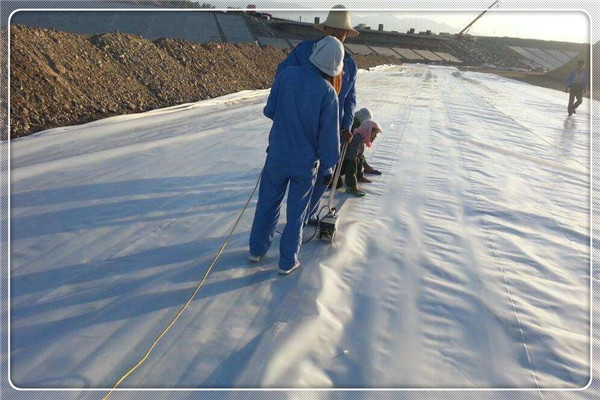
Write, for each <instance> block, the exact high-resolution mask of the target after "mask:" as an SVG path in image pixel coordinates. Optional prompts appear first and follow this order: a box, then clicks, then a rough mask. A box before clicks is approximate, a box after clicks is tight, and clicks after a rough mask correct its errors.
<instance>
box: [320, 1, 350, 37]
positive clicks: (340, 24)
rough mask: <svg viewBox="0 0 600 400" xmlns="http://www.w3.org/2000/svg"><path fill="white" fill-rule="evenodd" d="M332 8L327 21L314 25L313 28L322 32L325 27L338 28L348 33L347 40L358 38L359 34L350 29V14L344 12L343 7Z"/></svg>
mask: <svg viewBox="0 0 600 400" xmlns="http://www.w3.org/2000/svg"><path fill="white" fill-rule="evenodd" d="M333 8H334V9H333V10H331V11H329V14H328V15H327V19H326V20H325V21H324V22H322V23H320V24H315V28H316V29H318V30H320V31H322V30H324V28H325V27H326V26H329V27H332V28H340V29H345V30H347V31H348V37H349V38H351V37H356V36H358V35H359V34H360V33H359V32H358V31H357V30H356V29H354V28H353V27H352V24H351V23H350V13H349V12H348V11H347V10H344V6H341V5H337V6H335V7H333Z"/></svg>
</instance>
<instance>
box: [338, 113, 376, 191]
mask: <svg viewBox="0 0 600 400" xmlns="http://www.w3.org/2000/svg"><path fill="white" fill-rule="evenodd" d="M368 119H373V113H372V112H371V110H369V109H368V108H361V109H360V110H358V111H357V112H355V113H354V121H353V122H352V130H353V131H354V130H355V129H356V128H358V127H359V126H360V124H362V123H363V122H365V121H366V120H368ZM361 157H362V158H361V160H359V161H362V166H363V173H365V174H372V175H381V171H378V170H376V169H375V168H373V167H371V166H370V165H369V164H368V163H367V160H365V157H364V155H363V156H361ZM342 172H344V171H343V170H342ZM361 181H362V182H365V183H370V182H371V181H370V180H368V179H367V178H363V179H362V180H361Z"/></svg>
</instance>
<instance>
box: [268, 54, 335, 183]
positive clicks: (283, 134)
mask: <svg viewBox="0 0 600 400" xmlns="http://www.w3.org/2000/svg"><path fill="white" fill-rule="evenodd" d="M263 112H264V114H265V116H266V117H267V118H270V119H272V120H273V126H272V127H271V132H270V134H269V148H268V150H267V152H268V153H269V155H268V157H272V158H273V159H275V160H278V161H283V162H286V163H290V164H294V165H296V166H300V167H302V168H304V167H307V168H312V167H314V165H315V162H316V161H317V160H319V161H320V169H321V171H322V172H323V171H330V170H331V168H332V167H333V166H335V164H336V163H337V162H338V159H339V157H340V135H339V122H338V97H337V96H336V93H335V90H334V88H333V86H331V84H330V83H329V82H327V81H326V80H325V78H324V77H323V74H322V73H321V71H320V70H319V69H318V68H317V67H315V66H314V65H313V64H312V63H308V64H306V65H303V66H301V67H289V68H286V69H285V70H284V71H282V72H281V73H279V74H277V76H276V78H275V82H274V83H273V87H272V88H271V93H270V94H269V98H268V100H267V105H266V106H265V108H264V111H263Z"/></svg>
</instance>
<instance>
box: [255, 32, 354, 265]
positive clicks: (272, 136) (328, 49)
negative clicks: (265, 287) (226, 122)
mask: <svg viewBox="0 0 600 400" xmlns="http://www.w3.org/2000/svg"><path fill="white" fill-rule="evenodd" d="M343 57H344V45H343V44H342V42H340V41H339V40H338V39H336V38H334V37H332V36H326V37H325V38H323V39H321V40H320V41H319V42H318V43H317V44H316V45H315V48H314V50H313V51H312V52H311V54H310V57H309V63H308V64H305V65H302V66H293V67H289V68H286V69H285V70H284V71H281V73H279V74H278V75H277V77H276V78H275V82H274V83H273V87H272V88H271V93H270V94H269V98H268V100H267V105H266V106H265V108H264V114H265V116H266V117H268V118H270V119H272V120H273V126H272V127H271V132H270V133H269V147H268V148H267V159H266V161H265V166H264V168H263V171H262V177H261V180H260V188H259V192H258V204H257V205H256V213H255V214H254V222H253V223H252V230H251V232H250V261H253V262H256V261H260V260H261V259H262V258H263V257H264V256H265V254H266V253H267V250H269V247H270V246H271V242H272V241H273V236H274V235H275V228H276V226H277V221H278V220H279V211H280V209H281V202H282V201H283V197H284V196H285V192H286V189H288V185H289V191H288V195H287V212H286V213H287V223H286V225H285V229H284V230H283V233H282V235H281V243H280V249H279V256H280V257H279V273H280V274H284V275H287V274H289V273H291V272H293V271H295V270H297V269H298V268H299V267H300V262H299V261H298V253H299V252H300V245H301V244H302V229H303V226H304V221H305V219H306V213H307V209H308V204H309V202H310V197H311V193H312V190H313V186H314V184H315V179H317V170H318V171H319V173H318V176H320V177H321V178H320V179H323V178H322V177H323V176H326V175H327V174H330V173H331V172H328V171H331V168H333V167H334V166H335V165H336V164H337V162H338V160H339V157H340V135H339V132H340V129H339V118H338V109H339V105H338V92H337V91H336V89H335V87H334V85H333V84H332V83H333V82H334V77H336V76H339V75H340V74H341V73H342V67H343V64H342V59H343ZM337 81H338V82H339V79H338V80H337ZM328 82H329V83H328ZM338 89H339V87H338Z"/></svg>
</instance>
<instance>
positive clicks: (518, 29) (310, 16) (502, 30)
mask: <svg viewBox="0 0 600 400" xmlns="http://www.w3.org/2000/svg"><path fill="white" fill-rule="evenodd" d="M257 6H260V5H257ZM479 13H480V12H464V11H450V12H449V11H418V12H415V11H398V12H395V13H390V12H365V11H362V12H361V11H353V12H352V14H351V15H352V24H353V25H357V24H359V23H361V22H362V23H366V24H367V25H370V26H371V27H372V28H374V29H377V26H378V24H379V23H383V24H384V28H385V30H397V31H400V32H406V31H407V30H408V29H409V28H415V29H416V30H417V31H420V30H427V29H430V30H432V31H433V32H434V33H439V32H450V33H458V32H460V31H461V30H462V29H463V28H464V27H465V26H467V25H468V24H469V22H471V21H472V20H473V19H474V18H475V17H477V15H479ZM274 14H278V15H281V16H285V17H288V18H290V19H295V20H298V19H299V17H300V16H302V21H305V22H312V21H313V20H314V17H315V16H320V17H321V21H323V20H324V19H325V17H326V15H327V13H326V12H320V13H319V12H310V11H308V12H291V11H287V12H282V13H274ZM469 33H470V34H473V35H483V36H511V37H521V38H531V39H542V40H557V41H565V42H577V43H589V41H590V30H589V19H588V16H587V14H585V13H583V12H577V11H575V12H564V11H560V12H557V11H533V12H531V11H527V12H525V11H501V10H491V11H489V12H488V13H486V14H485V15H484V16H483V17H482V18H480V19H479V20H478V21H477V22H476V23H475V24H474V25H473V27H472V28H471V29H470V31H469Z"/></svg>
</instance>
